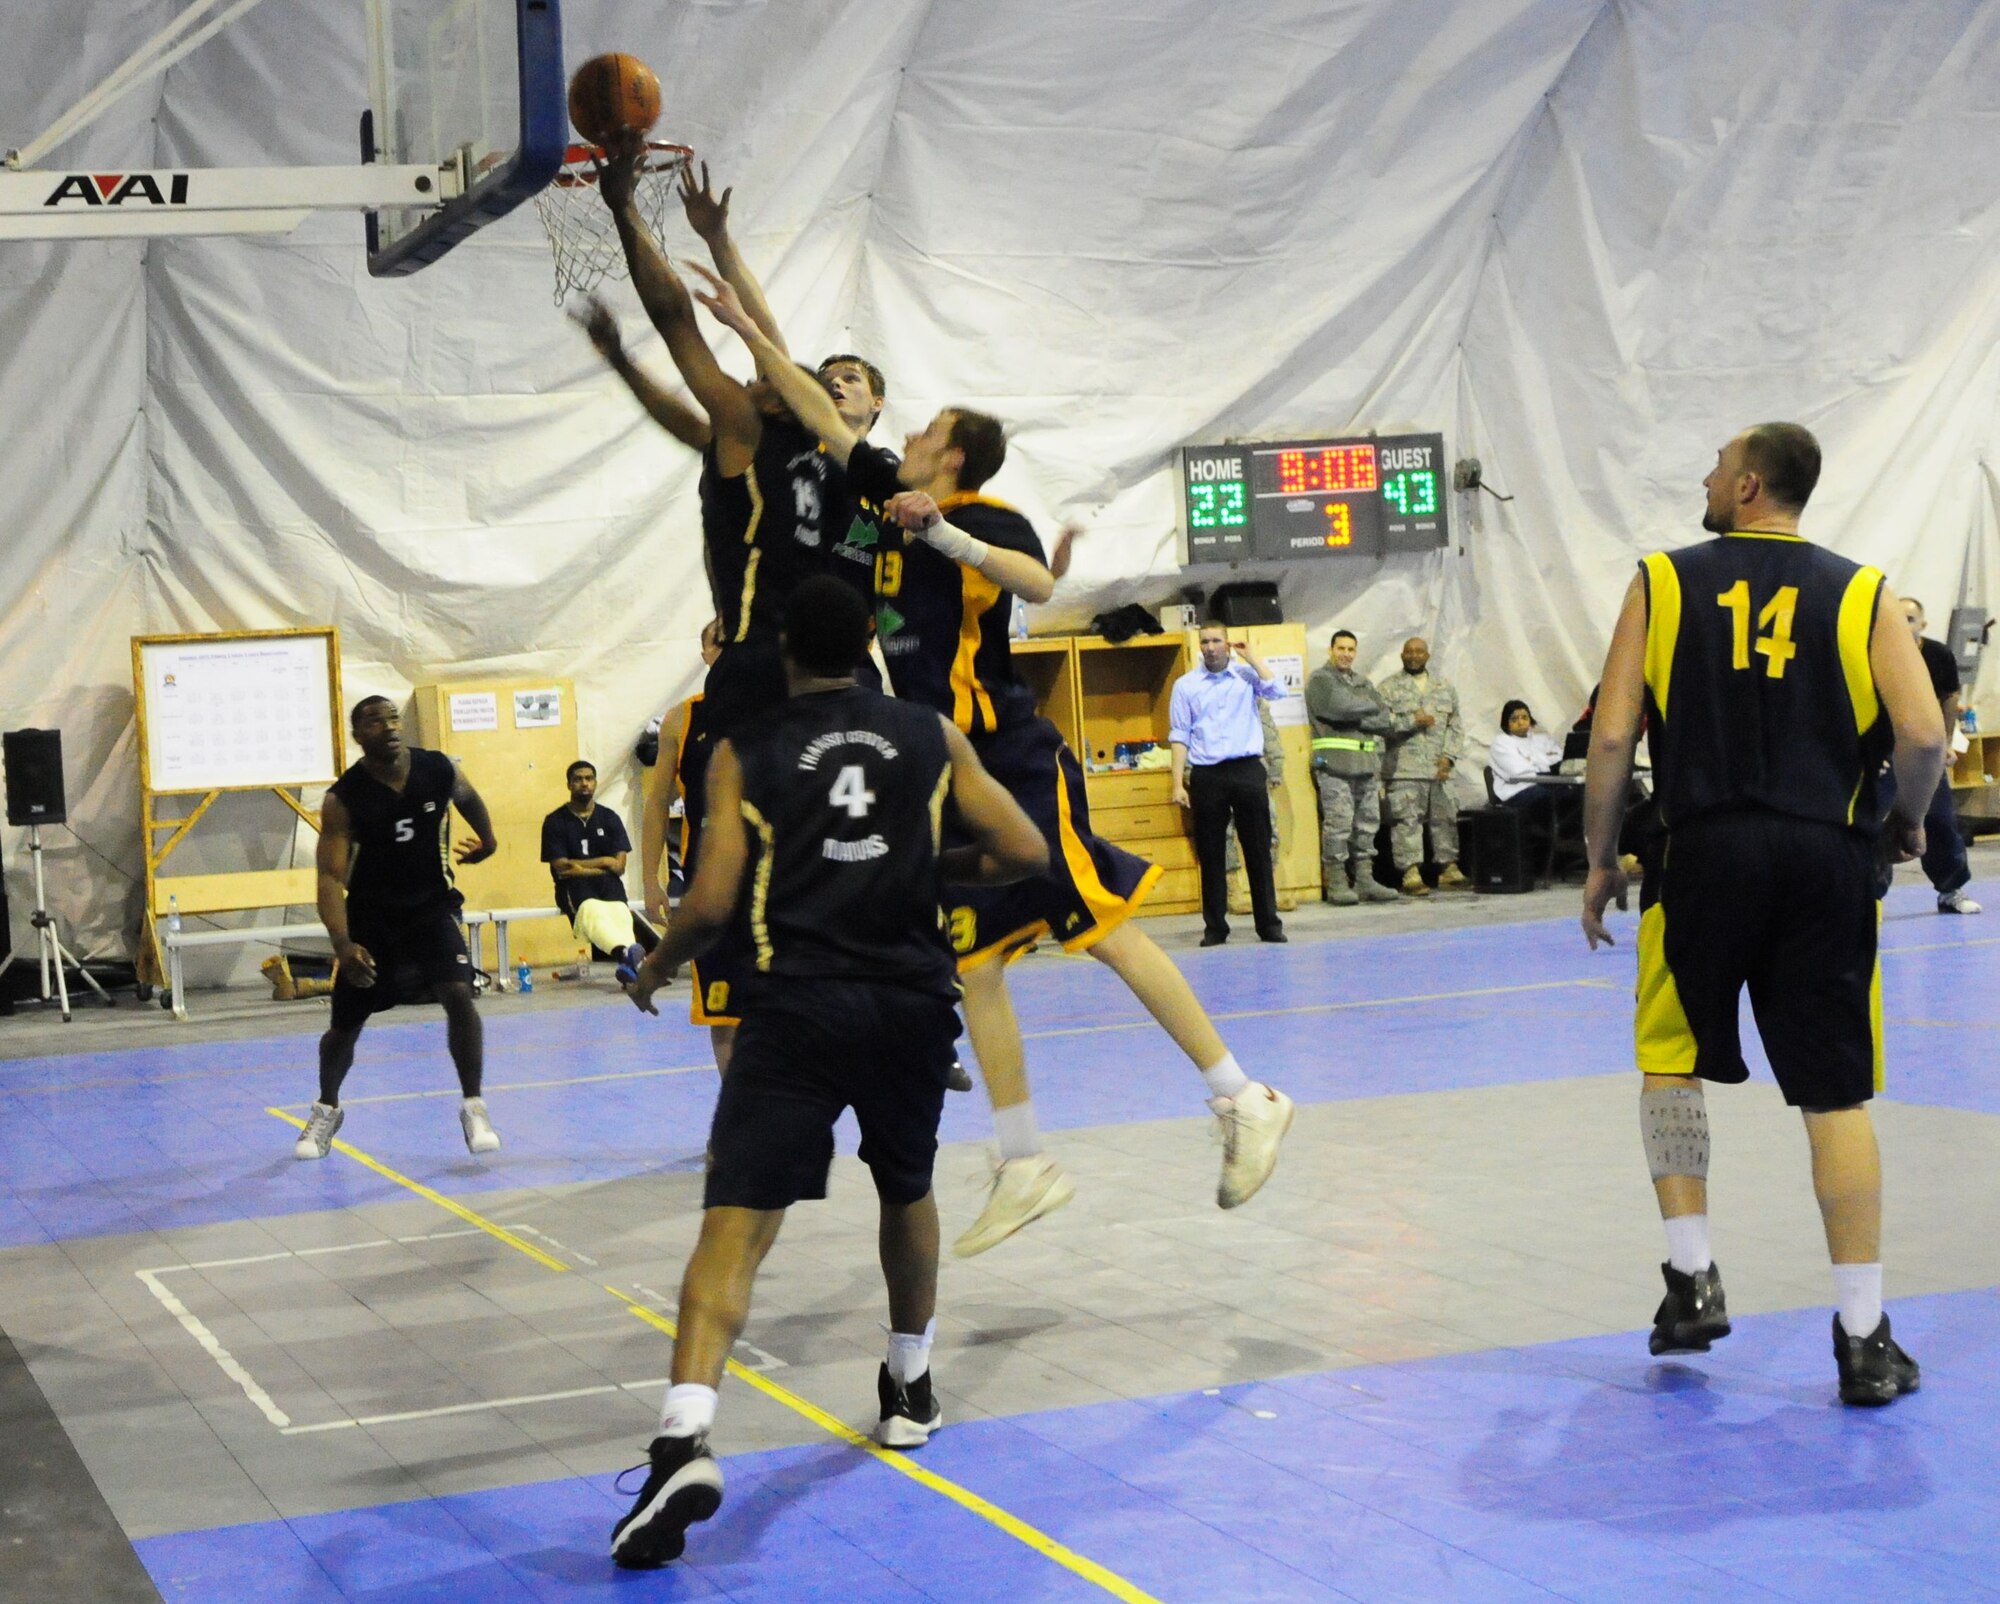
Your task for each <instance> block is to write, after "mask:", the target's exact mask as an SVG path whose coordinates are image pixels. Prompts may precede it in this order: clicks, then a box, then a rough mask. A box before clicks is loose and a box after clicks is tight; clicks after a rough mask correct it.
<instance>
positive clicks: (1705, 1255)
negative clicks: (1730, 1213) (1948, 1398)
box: [1666, 1214, 1874, 1331]
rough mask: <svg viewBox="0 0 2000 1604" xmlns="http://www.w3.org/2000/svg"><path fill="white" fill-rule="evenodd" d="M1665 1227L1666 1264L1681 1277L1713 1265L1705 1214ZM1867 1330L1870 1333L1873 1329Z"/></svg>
mask: <svg viewBox="0 0 2000 1604" xmlns="http://www.w3.org/2000/svg"><path fill="white" fill-rule="evenodd" d="M1666 1226H1667V1263H1669V1264H1671V1265H1672V1266H1673V1267H1674V1268H1675V1269H1676V1270H1678V1271H1680V1273H1681V1274H1682V1275H1694V1274H1696V1273H1698V1272H1699V1271H1702V1270H1706V1269H1707V1268H1708V1267H1709V1266H1710V1265H1712V1264H1713V1263H1715V1260H1714V1259H1712V1258H1711V1257H1709V1252H1708V1216H1707V1215H1706V1214H1683V1215H1681V1216H1680V1217H1679V1218H1678V1219H1672V1220H1668V1221H1667V1222H1666ZM1869 1329H1870V1330H1871V1331H1872V1330H1873V1329H1874V1327H1872V1326H1871V1327H1869Z"/></svg>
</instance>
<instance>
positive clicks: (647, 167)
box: [535, 140, 694, 306]
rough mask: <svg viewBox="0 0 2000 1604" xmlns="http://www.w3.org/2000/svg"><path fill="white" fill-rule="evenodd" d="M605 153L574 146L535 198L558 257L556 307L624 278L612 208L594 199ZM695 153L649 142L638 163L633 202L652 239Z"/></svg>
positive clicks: (622, 250) (660, 228)
mask: <svg viewBox="0 0 2000 1604" xmlns="http://www.w3.org/2000/svg"><path fill="white" fill-rule="evenodd" d="M602 156H603V152H602V151H601V150H599V149H598V148H597V147H596V146H594V145H572V146H570V147H569V151H568V153H567V154H566V155H565V157H564V158H563V165H562V170H561V171H560V172H558V173H557V174H556V177H555V182H554V183H552V184H550V185H549V187H548V188H547V189H545V190H543V191H542V192H541V193H540V194H539V195H537V196H536V197H535V209H536V210H537V211H538V212H540V213H541V214H542V226H543V227H544V228H546V229H547V230H548V231H549V244H550V246H551V247H552V248H553V249H554V251H555V257H556V305H557V306H561V305H562V302H563V297H564V296H565V295H567V294H569V292H570V291H571V290H576V291H579V292H581V291H586V290H590V289H594V288H595V287H596V286H597V285H598V284H599V283H600V282H601V281H602V280H604V279H606V278H624V277H625V276H626V274H627V272H628V269H627V267H626V265H625V248H624V246H623V245H621V244H620V243H619V240H618V225H617V224H616V223H615V222H614V221H613V220H612V216H611V211H610V208H609V207H607V206H606V205H605V204H604V202H603V201H602V200H600V199H599V198H598V194H597V165H596V163H597V161H598V160H599V159H601V158H602ZM693 158H694V152H693V151H691V150H689V149H688V147H687V146H685V145H670V144H667V143H665V142H664V141H661V140H648V141H647V142H646V153H645V155H643V156H642V157H640V158H639V170H638V176H637V182H636V184H635V186H634V188H633V192H632V198H633V200H634V202H635V203H636V204H637V206H638V208H639V216H640V217H641V218H643V219H644V220H645V223H646V226H647V227H648V228H649V229H651V230H652V231H653V236H654V238H656V239H657V238H659V237H660V235H661V234H662V233H664V232H665V228H666V221H667V211H668V208H669V207H671V206H672V205H673V202H674V198H675V189H676V187H677V186H678V184H679V182H680V176H681V174H682V173H683V172H684V171H685V170H686V168H687V164H688V163H689V162H690V161H691V160H692V159H693Z"/></svg>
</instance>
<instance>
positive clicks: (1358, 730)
mask: <svg viewBox="0 0 2000 1604" xmlns="http://www.w3.org/2000/svg"><path fill="white" fill-rule="evenodd" d="M1359 644H1360V643H1359V642H1358V641H1356V640H1355V638H1354V632H1353V631H1352V630H1346V629H1339V630H1335V631H1334V634H1333V644H1332V648H1331V650H1329V651H1328V653H1327V660H1326V661H1325V662H1324V663H1322V664H1320V666H1319V667H1318V668H1316V669H1314V670H1313V672H1312V678H1310V679H1309V680H1307V681H1306V712H1307V713H1308V714H1310V715H1311V717H1312V732H1313V743H1312V754H1313V756H1312V766H1313V781H1314V783H1315V784H1316V785H1317V786H1318V787H1319V876H1320V887H1321V891H1322V894H1323V895H1324V896H1325V897H1326V900H1327V901H1328V902H1331V903H1334V904H1336V905H1338V906H1341V907H1349V906H1351V905H1353V904H1354V903H1357V902H1360V901H1361V900H1362V899H1363V898H1366V899H1367V900H1368V901H1370V902H1394V901H1395V900H1396V893H1395V892H1393V891H1391V890H1390V889H1389V888H1388V887H1387V886H1385V885H1383V884H1382V883H1381V882H1380V881H1378V880H1377V879H1376V878H1375V870H1374V863H1375V832H1376V830H1378V829H1379V828H1380V827H1381V823H1382V747H1383V737H1384V736H1385V735H1387V734H1388V731H1389V727H1390V723H1391V719H1390V716H1389V707H1388V704H1387V703H1386V702H1384V701H1383V700H1382V693H1381V692H1380V691H1378V690H1376V689H1375V687H1374V686H1373V685H1371V684H1369V682H1368V677H1367V676H1366V675H1365V674H1363V673H1361V672H1360V671H1359V670H1357V669H1356V668H1355V666H1354V654H1355V652H1356V650H1357V649H1358V647H1359ZM1350 858H1352V859H1353V873H1354V879H1353V883H1352V884H1351V885H1350V884H1349V883H1348V860H1349V859H1350Z"/></svg>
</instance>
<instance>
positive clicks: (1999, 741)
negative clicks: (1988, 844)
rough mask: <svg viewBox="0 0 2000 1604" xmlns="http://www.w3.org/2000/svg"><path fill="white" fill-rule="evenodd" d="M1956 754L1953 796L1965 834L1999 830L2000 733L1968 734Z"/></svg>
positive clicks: (1952, 770)
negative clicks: (1964, 745)
mask: <svg viewBox="0 0 2000 1604" xmlns="http://www.w3.org/2000/svg"><path fill="white" fill-rule="evenodd" d="M1966 742H1967V745H1966V749H1965V750H1964V751H1963V752H1959V753H1957V754H1955V755H1954V757H1953V759H1952V765H1951V797H1952V801H1953V802H1954V803H1955V804H1956V805H1957V809H1958V822H1959V827H1960V829H1961V830H1962V831H1963V832H1964V833H1965V834H1966V835H1991V834H1993V833H1994V832H1996V831H2000V735H1968V736H1967V737H1966Z"/></svg>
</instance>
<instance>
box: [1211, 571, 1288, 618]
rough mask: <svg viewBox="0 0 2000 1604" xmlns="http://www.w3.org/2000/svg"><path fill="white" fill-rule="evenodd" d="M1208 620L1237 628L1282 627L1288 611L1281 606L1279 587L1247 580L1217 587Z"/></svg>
mask: <svg viewBox="0 0 2000 1604" xmlns="http://www.w3.org/2000/svg"><path fill="white" fill-rule="evenodd" d="M1208 616H1209V617H1210V618H1211V619H1213V620H1214V621H1215V622H1216V623H1218V624H1227V625H1229V626H1230V627H1232V628H1234V627H1236V626H1238V625H1243V624H1282V623H1283V622H1284V621H1285V610H1284V608H1282V607H1280V606H1279V605H1278V587H1277V586H1276V585H1274V584H1272V583H1271V582H1270V581H1269V580H1268V579H1245V580H1240V581H1238V582H1237V583H1236V584H1233V585H1217V586H1216V587H1215V590H1214V593H1213V594H1212V595H1210V597H1209V598H1208Z"/></svg>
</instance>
